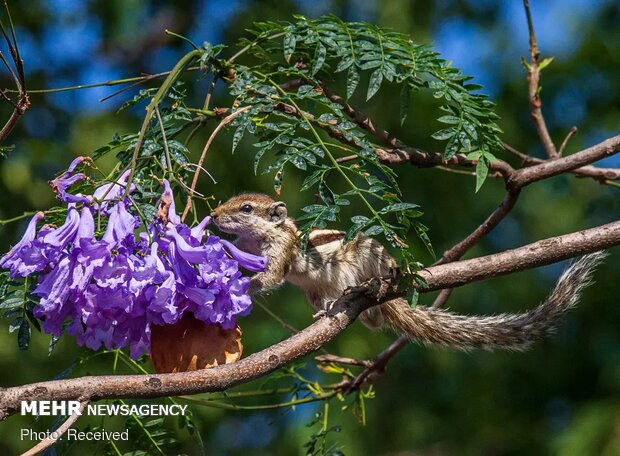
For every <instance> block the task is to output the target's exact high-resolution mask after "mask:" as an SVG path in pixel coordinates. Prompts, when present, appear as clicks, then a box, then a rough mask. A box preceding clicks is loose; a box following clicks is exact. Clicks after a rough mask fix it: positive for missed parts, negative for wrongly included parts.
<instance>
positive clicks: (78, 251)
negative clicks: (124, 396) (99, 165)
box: [0, 157, 267, 358]
mask: <svg viewBox="0 0 620 456" xmlns="http://www.w3.org/2000/svg"><path fill="white" fill-rule="evenodd" d="M83 161H84V159H83V158H82V157H80V158H78V159H76V160H74V162H73V163H72V164H71V166H70V167H69V169H68V170H67V171H66V172H65V173H63V174H61V175H60V176H58V177H57V178H56V179H54V180H53V181H51V182H50V184H51V185H52V187H53V188H54V190H55V191H56V193H57V195H58V197H59V198H60V199H61V200H63V201H65V202H69V204H68V209H67V216H66V219H65V222H64V223H63V225H61V226H59V227H57V228H55V227H52V226H47V225H46V226H43V227H42V228H41V229H40V230H39V231H38V232H37V231H36V225H37V223H38V222H40V221H41V220H42V219H43V218H44V214H43V213H41V212H39V213H37V214H35V216H34V217H33V218H32V219H31V220H30V223H29V224H28V227H27V229H26V233H25V234H24V236H23V238H22V239H21V240H20V241H19V242H18V243H17V244H16V245H15V246H14V247H13V248H12V249H11V250H10V251H9V252H8V253H7V254H6V255H4V257H2V258H1V259H0V267H3V268H5V269H8V270H9V271H10V275H11V277H13V278H16V277H25V276H28V275H32V274H38V284H37V286H36V288H35V289H34V291H33V294H35V295H37V296H39V298H40V300H39V304H38V305H37V306H36V307H35V308H34V314H35V316H36V317H37V318H39V319H40V320H41V321H42V328H43V330H44V331H46V332H48V333H51V334H54V335H56V336H59V335H60V334H61V332H62V330H63V328H65V330H66V331H67V332H68V333H69V334H72V335H74V336H75V337H76V340H77V342H78V343H79V344H81V345H85V346H87V347H89V348H90V349H92V350H98V349H99V348H100V347H102V346H103V347H106V348H108V349H111V348H122V347H126V346H129V347H130V353H131V356H132V357H134V358H135V357H138V356H140V355H141V354H142V353H144V352H148V349H149V345H150V334H151V325H153V324H156V325H163V324H173V323H176V322H177V321H179V319H180V318H181V317H182V316H183V314H184V313H185V312H191V313H193V314H194V316H195V317H196V318H197V319H199V320H202V321H204V322H205V323H212V324H213V323H215V324H219V325H221V326H222V327H223V328H226V329H230V328H233V327H234V326H235V325H236V319H237V317H239V316H244V315H247V314H248V313H249V312H250V310H251V305H252V302H251V299H250V297H249V296H248V294H247V290H248V286H249V282H250V279H249V278H248V277H244V276H243V275H242V274H241V272H240V271H239V266H241V267H243V268H245V269H248V270H250V271H261V270H264V268H265V267H266V264H267V259H266V258H263V257H257V256H255V255H251V254H249V253H246V252H243V251H241V250H239V249H238V248H237V247H235V246H234V245H233V244H231V243H229V242H228V241H224V240H221V239H219V238H218V237H217V236H212V235H208V236H206V237H205V233H206V227H207V225H208V224H209V222H210V218H209V217H207V218H205V219H204V220H203V221H202V222H201V223H200V224H198V225H197V226H195V227H193V228H190V227H188V226H186V225H184V224H183V223H182V222H181V220H180V218H179V216H178V215H177V214H176V212H175V204H174V195H173V193H172V189H171V188H170V185H169V183H168V182H167V181H164V182H163V187H164V190H163V192H162V197H161V204H160V212H159V214H158V218H156V219H155V220H154V221H152V222H151V225H150V227H149V229H148V233H147V232H144V231H143V232H140V233H138V232H137V230H138V228H139V225H140V224H139V223H138V219H137V218H136V216H134V215H133V214H132V212H136V211H135V210H133V209H132V205H131V204H130V201H129V199H123V198H122V195H123V193H124V192H125V188H126V186H127V180H126V179H127V173H125V174H124V175H123V176H121V177H120V178H119V179H118V180H117V181H116V182H115V183H112V184H106V185H103V186H101V187H99V188H97V189H96V190H95V192H94V194H93V195H92V196H89V195H87V196H84V197H82V196H81V195H71V194H70V193H68V189H69V187H70V186H71V185H72V184H73V183H75V182H77V181H79V180H82V179H83V178H84V177H83V175H82V174H81V173H78V174H74V170H75V168H76V166H77V165H78V164H80V163H82V162H83ZM131 190H133V188H132V189H131ZM76 203H81V204H82V208H81V212H79V211H78V209H77V207H76ZM95 213H97V214H98V216H99V217H100V218H101V220H102V221H103V222H104V223H106V229H105V231H104V233H103V235H102V236H101V238H100V239H98V238H97V237H96V236H95V221H94V217H93V215H94V214H95Z"/></svg>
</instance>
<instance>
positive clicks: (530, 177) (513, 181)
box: [508, 135, 620, 188]
mask: <svg viewBox="0 0 620 456" xmlns="http://www.w3.org/2000/svg"><path fill="white" fill-rule="evenodd" d="M619 151H620V135H617V136H613V137H611V138H609V139H607V140H605V141H603V142H601V143H599V144H596V145H594V146H592V147H589V148H587V149H584V150H582V151H581V152H577V153H575V154H572V155H569V156H567V157H562V158H558V159H555V160H546V161H544V162H542V163H540V164H538V165H534V166H530V167H527V168H522V169H520V170H518V171H515V172H514V173H513V174H512V176H511V177H510V179H509V180H508V185H509V186H511V187H513V188H522V187H523V186H525V185H528V184H531V183H532V182H536V181H539V180H542V179H546V178H548V177H551V176H557V175H558V174H562V173H566V172H569V171H573V170H576V169H577V168H581V167H583V166H586V165H589V164H591V163H594V162H596V161H598V160H601V159H603V158H605V157H609V156H611V155H614V154H616V153H618V152H619Z"/></svg>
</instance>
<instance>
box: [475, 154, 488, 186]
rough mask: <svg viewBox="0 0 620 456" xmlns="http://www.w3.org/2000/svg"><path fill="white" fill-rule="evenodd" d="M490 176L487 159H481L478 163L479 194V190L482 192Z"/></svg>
mask: <svg viewBox="0 0 620 456" xmlns="http://www.w3.org/2000/svg"><path fill="white" fill-rule="evenodd" d="M488 175H489V164H488V162H487V160H486V158H481V159H480V160H478V163H476V193H478V190H480V187H482V184H484V181H485V180H486V178H487V176H488Z"/></svg>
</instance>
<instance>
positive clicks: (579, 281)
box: [211, 193, 605, 351]
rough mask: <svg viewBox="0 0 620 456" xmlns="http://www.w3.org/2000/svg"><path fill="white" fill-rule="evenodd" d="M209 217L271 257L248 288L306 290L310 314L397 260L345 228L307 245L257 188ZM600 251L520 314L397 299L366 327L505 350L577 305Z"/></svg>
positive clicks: (245, 246)
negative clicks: (348, 236) (465, 311)
mask: <svg viewBox="0 0 620 456" xmlns="http://www.w3.org/2000/svg"><path fill="white" fill-rule="evenodd" d="M211 218H212V220H213V222H214V223H215V225H216V226H217V227H218V228H219V230H220V231H223V232H225V233H230V234H234V235H237V239H236V241H235V245H236V246H237V247H239V248H240V249H242V250H245V251H247V252H248V253H253V254H255V255H261V256H266V257H268V258H269V262H268V264H267V268H266V270H265V271H263V272H259V273H257V274H255V275H254V276H253V277H252V279H251V280H250V286H249V290H248V291H249V293H250V294H251V295H252V294H255V293H264V292H266V291H269V290H272V289H274V288H276V287H278V286H280V285H281V284H282V283H284V282H285V281H288V282H290V283H292V284H294V285H296V286H298V287H299V288H301V289H302V290H303V291H304V292H305V294H306V298H307V299H308V302H309V303H310V305H311V306H312V307H313V309H314V310H315V312H316V314H315V317H316V316H321V315H323V314H324V313H325V312H327V311H328V310H329V309H330V307H331V305H332V304H333V303H334V302H335V301H336V300H337V299H338V298H340V297H341V296H342V294H343V293H344V292H345V290H346V289H347V288H349V287H353V286H357V285H360V284H361V283H363V282H364V281H366V280H369V279H371V278H373V277H378V276H386V275H388V274H390V273H393V271H394V270H397V263H396V261H395V259H394V258H393V257H392V256H391V255H390V253H389V252H388V251H387V249H386V248H385V247H384V246H383V245H382V244H381V243H380V242H378V241H377V240H375V239H373V238H370V237H367V236H365V235H363V234H358V235H357V236H356V237H355V238H353V239H352V240H351V241H349V242H345V240H344V237H345V233H344V232H342V231H337V230H326V229H315V230H313V231H311V232H310V235H309V239H308V248H307V250H306V252H305V254H302V251H301V248H300V246H301V236H300V232H299V230H298V228H297V226H296V224H295V221H294V220H293V219H292V218H291V217H289V216H288V214H287V209H286V204H285V203H283V202H281V201H274V200H273V199H272V198H271V197H269V196H267V195H264V194H260V193H243V194H240V195H237V196H234V197H232V198H231V199H229V200H228V201H226V202H225V203H223V204H221V205H219V206H218V207H217V208H215V210H214V211H213V212H212V214H211ZM604 257H605V254H604V253H602V252H597V253H592V254H588V255H585V256H583V257H581V258H580V259H579V260H577V261H576V262H574V263H573V264H572V265H571V266H570V267H569V268H568V269H566V270H565V271H564V273H563V274H562V276H561V277H560V279H559V280H558V282H557V284H556V285H555V287H554V289H553V291H552V292H551V294H550V295H549V297H548V298H547V299H546V300H545V301H544V302H543V303H542V304H540V305H539V306H538V307H536V308H534V309H533V310H531V311H529V312H525V313H517V314H500V315H494V316H484V317H483V316H465V315H459V314H455V313H452V312H449V311H446V310H442V309H434V308H431V307H426V306H417V307H415V308H412V307H411V306H409V304H408V303H407V301H406V300H405V299H402V298H397V299H393V300H390V301H387V302H385V303H383V304H381V305H379V306H374V307H371V308H370V309H367V310H365V311H364V312H362V313H361V314H360V316H359V318H360V320H361V321H362V323H364V325H366V326H367V327H369V328H371V329H378V328H380V327H382V326H383V325H385V324H387V325H388V326H389V327H391V328H392V329H394V330H395V331H397V332H399V333H405V334H407V335H408V336H409V337H410V338H411V339H412V340H414V341H417V342H421V343H423V344H436V345H443V346H447V347H452V348H456V349H461V350H469V349H472V348H478V347H479V348H485V349H493V348H503V349H508V350H515V351H520V350H524V349H527V348H528V347H529V346H530V345H531V344H532V343H533V342H534V341H535V340H537V339H540V338H542V337H544V336H546V335H548V334H551V333H553V332H554V329H555V326H556V323H557V321H558V320H559V319H560V317H562V315H563V314H565V313H566V312H568V311H569V310H571V309H572V308H573V307H575V305H576V304H577V301H578V300H579V296H580V294H581V291H582V290H583V289H584V288H585V287H586V286H588V285H589V284H590V282H591V279H590V278H591V275H592V271H593V270H594V268H595V267H596V266H597V264H598V263H599V262H600V261H601V260H602V259H603V258H604Z"/></svg>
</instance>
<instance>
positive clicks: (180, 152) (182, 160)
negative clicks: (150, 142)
mask: <svg viewBox="0 0 620 456" xmlns="http://www.w3.org/2000/svg"><path fill="white" fill-rule="evenodd" d="M168 151H169V152H170V158H171V159H172V160H173V161H174V162H176V163H177V164H179V165H186V164H187V163H189V160H188V159H187V156H188V155H189V149H188V148H187V147H185V144H183V143H181V142H179V141H176V140H174V139H173V140H170V141H168Z"/></svg>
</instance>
